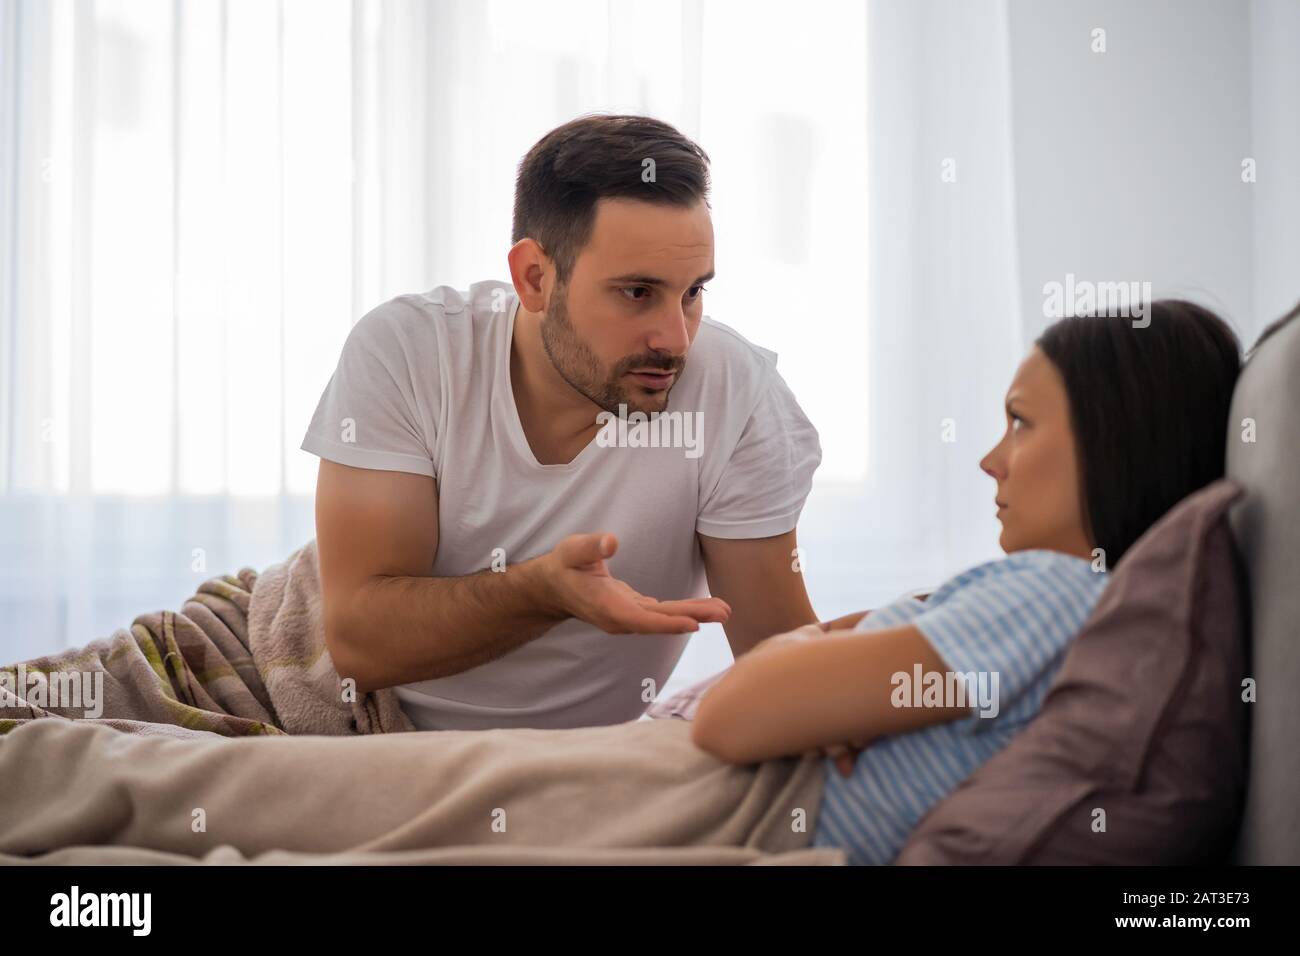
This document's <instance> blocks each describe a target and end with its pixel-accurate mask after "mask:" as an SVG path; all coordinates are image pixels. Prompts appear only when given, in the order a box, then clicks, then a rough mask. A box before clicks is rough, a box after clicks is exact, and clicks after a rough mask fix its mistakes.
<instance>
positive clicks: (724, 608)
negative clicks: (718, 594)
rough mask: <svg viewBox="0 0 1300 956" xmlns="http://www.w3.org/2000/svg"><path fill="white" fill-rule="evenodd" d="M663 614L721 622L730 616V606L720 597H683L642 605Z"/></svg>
mask: <svg viewBox="0 0 1300 956" xmlns="http://www.w3.org/2000/svg"><path fill="white" fill-rule="evenodd" d="M643 606H644V607H645V608H646V609H647V610H651V611H659V612H661V613H663V614H685V615H688V616H690V617H693V618H694V619H695V620H697V621H700V622H713V623H719V624H720V623H722V622H723V621H725V620H727V618H729V617H731V607H730V605H728V604H727V602H726V601H724V600H722V599H721V598H684V599H682V600H679V601H655V602H654V603H652V604H646V605H643Z"/></svg>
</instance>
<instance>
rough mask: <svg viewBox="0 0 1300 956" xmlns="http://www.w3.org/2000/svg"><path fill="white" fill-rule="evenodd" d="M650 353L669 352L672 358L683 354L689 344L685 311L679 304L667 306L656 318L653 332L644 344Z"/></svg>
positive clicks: (689, 338)
mask: <svg viewBox="0 0 1300 956" xmlns="http://www.w3.org/2000/svg"><path fill="white" fill-rule="evenodd" d="M646 344H647V345H648V346H649V347H650V350H651V351H654V352H669V353H671V354H672V355H673V356H680V355H683V354H685V352H686V350H687V348H688V347H689V346H690V344H691V337H690V334H689V333H688V331H687V327H686V310H685V309H683V308H682V306H681V303H680V302H679V303H676V304H673V305H668V306H666V307H665V310H664V312H663V313H662V314H661V315H659V316H658V317H657V321H656V323H655V328H654V331H652V332H651V333H650V340H649V341H648V342H647V343H646Z"/></svg>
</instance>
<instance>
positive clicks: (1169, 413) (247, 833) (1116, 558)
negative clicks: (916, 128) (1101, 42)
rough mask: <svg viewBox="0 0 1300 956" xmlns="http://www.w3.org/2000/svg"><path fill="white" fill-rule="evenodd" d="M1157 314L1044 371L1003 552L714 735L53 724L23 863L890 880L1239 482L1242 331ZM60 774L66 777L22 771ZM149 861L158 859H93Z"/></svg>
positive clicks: (739, 703)
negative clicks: (318, 860) (1126, 560)
mask: <svg viewBox="0 0 1300 956" xmlns="http://www.w3.org/2000/svg"><path fill="white" fill-rule="evenodd" d="M1150 318H1151V321H1150V324H1149V325H1148V326H1146V327H1143V328H1140V329H1139V328H1133V327H1132V324H1131V323H1130V322H1129V321H1128V320H1125V319H1109V318H1071V319H1065V320H1062V321H1060V322H1057V323H1056V324H1054V325H1053V326H1051V327H1050V328H1049V329H1048V330H1047V331H1046V332H1045V333H1044V334H1043V335H1042V337H1040V338H1039V339H1038V341H1037V343H1036V345H1035V346H1034V348H1033V349H1032V350H1031V352H1030V353H1029V355H1028V357H1027V358H1026V359H1025V360H1024V362H1023V363H1022V364H1021V365H1020V368H1019V370H1018V371H1017V372H1016V375H1015V378H1014V380H1013V381H1012V383H1011V387H1010V389H1009V391H1008V393H1007V397H1006V409H1005V413H1006V419H1007V428H1006V432H1005V434H1004V435H1003V437H1002V439H1001V441H999V442H998V444H997V446H996V447H994V448H993V449H992V450H991V451H990V452H989V453H988V454H987V455H986V456H985V457H984V459H983V460H982V462H981V463H980V464H981V467H982V468H983V469H984V471H985V472H987V473H988V474H989V475H990V477H992V478H993V479H994V481H995V483H996V491H995V494H994V498H995V500H996V505H997V508H998V517H999V519H1000V521H1001V524H1002V534H1001V538H1000V544H1001V546H1002V548H1003V550H1004V551H1006V552H1007V556H1006V557H1005V558H1002V559H1000V560H997V561H991V562H988V563H986V564H982V565H980V566H978V567H976V568H973V569H971V570H969V571H966V572H964V573H962V574H959V575H958V576H956V577H955V578H953V579H951V580H950V581H948V582H946V583H945V584H943V585H942V586H941V587H940V588H939V589H938V590H936V591H935V592H934V593H933V594H932V595H930V596H929V597H928V598H927V599H926V600H924V601H920V600H916V599H912V598H907V599H904V600H901V601H898V602H895V603H894V604H891V605H889V606H888V607H885V608H882V609H879V610H876V611H872V612H870V613H867V612H863V613H861V614H857V615H850V616H849V617H848V618H845V619H841V620H840V621H837V622H834V624H835V625H836V626H833V627H831V628H829V629H828V630H827V631H823V630H822V629H821V628H820V627H819V626H817V625H810V626H808V627H805V628H800V629H798V630H796V631H793V632H790V633H787V634H779V635H776V636H774V637H771V638H769V639H767V640H766V641H764V642H762V643H761V644H759V645H758V646H757V647H756V648H754V649H753V650H751V651H750V652H749V653H747V654H745V655H744V656H743V657H741V658H740V659H739V660H737V661H736V663H735V665H734V666H733V667H732V668H731V669H730V670H729V671H728V672H727V674H726V675H725V676H724V677H723V678H722V679H721V680H720V681H719V682H718V683H716V684H715V685H714V686H713V687H712V688H711V689H710V691H709V692H708V693H707V695H706V696H705V697H704V699H703V701H702V702H701V704H700V707H699V711H698V714H697V716H696V718H695V721H694V724H693V725H691V726H690V727H686V726H685V725H683V723H682V722H680V721H648V722H647V721H632V722H629V723H627V724H620V725H616V726H611V727H593V728H581V729H576V730H531V729H529V730H493V731H478V732H474V731H442V732H437V731H435V732H429V733H405V734H379V735H371V736H364V737H353V738H332V737H306V736H304V737H284V738H272V739H267V740H261V741H258V740H254V739H251V738H242V739H233V740H232V739H224V738H218V739H215V740H211V741H209V740H193V739H190V740H165V739H159V738H152V739H151V738H141V737H133V736H127V735H122V734H117V733H116V732H115V731H113V730H110V729H108V728H104V727H93V726H79V725H83V724H85V723H87V722H85V721H58V720H35V721H32V722H31V723H30V724H29V725H27V726H23V727H19V728H18V729H16V730H12V731H11V732H10V733H8V734H6V735H4V736H0V805H4V806H6V807H7V808H8V810H9V811H10V812H8V813H6V814H0V861H10V862H11V861H12V858H11V857H6V856H5V854H15V855H17V857H19V858H27V857H30V856H33V855H37V854H40V853H46V852H47V851H50V850H53V849H57V848H59V847H67V846H77V845H81V846H84V845H88V844H111V845H113V846H127V847H133V848H141V852H149V853H153V852H157V853H174V854H179V855H181V856H183V857H190V858H193V857H199V856H203V855H204V854H205V853H210V852H213V851H214V850H221V851H223V852H224V851H228V850H229V849H230V848H234V850H235V851H236V852H238V853H243V854H260V853H263V852H266V851H268V850H272V849H282V850H287V851H301V852H314V853H319V852H330V851H334V852H337V851H354V852H368V851H389V850H402V851H410V850H413V849H425V848H429V847H465V846H468V845H470V844H475V845H477V846H478V847H479V848H487V847H488V846H489V845H492V844H501V845H503V846H504V845H511V844H512V845H514V846H521V845H523V846H527V847H547V846H549V847H552V848H555V847H560V848H565V849H566V850H571V853H570V855H571V857H572V858H573V859H578V858H582V859H590V858H591V857H590V856H589V855H586V856H583V855H581V854H580V853H579V850H580V849H581V850H583V851H586V850H589V849H600V848H617V847H624V848H629V847H631V848H654V847H664V846H691V847H702V846H710V847H724V848H726V847H735V848H754V847H758V848H760V849H764V850H767V849H776V850H782V849H788V848H791V847H803V846H806V845H807V844H808V842H809V841H811V842H812V844H813V845H814V846H831V847H841V848H843V849H844V850H845V851H846V855H847V857H848V859H849V860H850V862H853V863H883V862H888V861H890V860H892V859H893V857H894V856H895V855H896V854H897V852H898V850H899V849H900V848H901V846H902V844H903V842H904V841H905V840H906V838H907V835H908V833H909V832H910V831H911V829H912V827H913V826H914V825H915V823H916V822H917V821H918V820H919V819H920V817H921V816H922V815H923V814H924V813H925V812H926V811H927V810H928V809H929V808H930V807H931V806H933V805H934V804H935V803H936V802H938V801H939V800H941V799H942V798H943V797H944V796H945V795H947V794H948V793H949V792H951V791H952V790H953V789H954V788H955V787H956V786H957V785H958V784H959V783H960V782H961V781H962V780H963V779H965V777H967V776H968V775H969V774H970V773H971V771H973V770H974V769H975V768H976V767H978V766H979V765H980V764H981V763H983V762H984V761H985V760H987V759H988V758H989V757H991V756H992V755H993V754H995V753H996V752H997V751H998V750H1000V749H1001V748H1002V747H1004V746H1005V745H1006V744H1007V743H1008V741H1010V740H1011V738H1012V737H1013V736H1014V735H1015V734H1016V732H1017V731H1019V730H1020V729H1021V728H1023V727H1024V726H1025V725H1026V723H1027V722H1028V721H1030V720H1031V719H1032V718H1033V716H1034V714H1035V713H1037V711H1038V708H1039V705H1040V703H1041V701H1042V698H1043V696H1044V694H1045V692H1046V689H1047V687H1048V685H1049V684H1050V683H1051V681H1052V678H1053V676H1054V675H1055V673H1056V671H1057V669H1058V668H1059V665H1060V664H1061V661H1062V658H1063V655H1064V651H1065V648H1066V645H1067V644H1068V643H1069V641H1070V640H1071V638H1073V636H1074V635H1075V634H1076V633H1077V632H1078V631H1079V629H1080V627H1081V626H1082V625H1083V623H1084V621H1085V620H1086V619H1087V617H1088V615H1089V613H1090V611H1091V609H1092V607H1093V605H1094V604H1095V602H1096V600H1097V597H1098V595H1099V594H1100V592H1101V590H1102V588H1103V587H1104V586H1105V580H1106V573H1107V569H1108V568H1112V567H1114V566H1115V565H1116V564H1117V563H1118V562H1120V561H1122V560H1123V557H1124V554H1125V552H1126V550H1127V549H1128V548H1129V547H1130V546H1131V545H1132V544H1133V542H1134V541H1135V540H1136V539H1137V538H1138V537H1139V536H1140V535H1141V534H1142V533H1143V532H1144V531H1145V530H1146V529H1147V528H1148V527H1149V526H1150V525H1151V524H1152V523H1154V522H1155V521H1156V520H1157V519H1158V518H1160V517H1161V515H1163V514H1164V513H1165V512H1166V511H1168V510H1169V509H1170V508H1171V507H1172V506H1173V505H1174V504H1176V503H1177V502H1178V501H1179V500H1180V499H1182V498H1184V497H1185V496H1187V495H1188V494H1190V493H1192V492H1193V491H1195V490H1197V489H1198V488H1200V487H1202V486H1204V485H1206V484H1208V483H1209V482H1211V481H1213V480H1215V479H1216V478H1218V477H1220V476H1221V475H1222V474H1223V469H1224V446H1225V440H1224V436H1225V434H1226V432H1227V415H1228V408H1229V402H1230V400H1231V396H1232V391H1233V387H1234V384H1235V382H1236V378H1237V373H1238V369H1239V364H1240V358H1239V347H1238V343H1237V340H1236V338H1235V336H1234V335H1233V334H1232V332H1231V331H1230V330H1229V329H1228V327H1227V326H1226V325H1225V324H1224V323H1223V322H1222V321H1221V320H1220V319H1218V318H1217V317H1216V316H1214V315H1213V314H1212V313H1210V312H1208V311H1206V310H1204V309H1202V308H1200V307H1198V306H1195V305H1192V304H1190V303H1186V302H1178V301H1164V302H1156V303H1153V304H1152V306H1151V309H1150ZM692 741H693V743H692ZM845 742H852V744H853V745H855V746H858V747H861V746H865V748H866V749H865V750H863V752H862V753H861V754H860V755H859V756H858V757H857V759H856V761H851V762H848V763H847V766H845V768H844V769H845V770H847V776H843V775H841V774H837V773H836V772H835V765H834V763H833V762H832V761H825V762H819V761H818V760H817V759H816V758H815V756H807V755H809V754H810V753H812V754H815V753H816V752H817V751H818V750H821V749H828V748H830V749H833V748H836V747H838V746H840V745H843V744H844V743H845ZM711 755H712V756H711ZM796 755H804V757H802V758H801V759H799V760H798V761H791V760H786V759H784V758H787V757H790V756H796ZM715 758H721V759H720V760H719V759H715ZM43 760H44V761H45V762H47V763H51V765H57V766H58V767H60V768H61V769H60V772H59V773H58V774H45V775H40V774H32V773H28V772H26V771H28V770H29V769H30V768H32V767H34V766H37V765H39V764H40V763H41V762H42V761H43ZM791 765H794V771H793V772H791V770H790V767H791ZM597 798H599V799H597ZM706 804H707V805H708V806H706ZM818 808H819V809H818ZM805 810H806V811H808V813H807V814H806V816H807V821H806V823H807V824H808V825H810V826H812V828H813V829H812V832H811V833H809V832H807V829H806V827H805V828H804V829H802V830H800V829H799V827H798V824H799V821H800V819H801V814H803V812H804V811H805ZM200 811H202V816H203V824H204V825H203V828H202V829H199V828H198V827H197V825H192V821H191V817H192V816H196V815H197V814H198V813H199V812H200ZM792 816H793V818H794V820H793V822H792V820H791V818H792ZM196 819H197V817H196ZM321 821H327V823H325V824H322V822H321ZM759 831H761V832H762V835H761V836H759V835H757V834H759ZM778 831H780V832H778ZM796 831H797V832H796ZM493 849H496V847H493ZM643 852H653V851H651V850H644V851H643ZM451 859H452V860H453V861H454V860H455V859H463V857H462V858H451ZM475 859H476V860H479V861H481V858H478V857H476V858H475ZM552 859H553V858H552ZM710 859H711V861H713V862H716V861H717V858H716V857H713V858H710ZM447 860H448V858H447V857H437V858H435V859H430V858H427V857H426V858H423V859H411V860H410V862H434V861H447ZM145 861H152V862H161V861H160V860H158V859H155V858H148V859H146V858H142V857H140V856H139V855H137V856H134V857H112V856H109V857H102V858H100V859H98V860H97V862H145ZM565 861H566V862H567V861H571V860H569V859H568V857H566V858H565Z"/></svg>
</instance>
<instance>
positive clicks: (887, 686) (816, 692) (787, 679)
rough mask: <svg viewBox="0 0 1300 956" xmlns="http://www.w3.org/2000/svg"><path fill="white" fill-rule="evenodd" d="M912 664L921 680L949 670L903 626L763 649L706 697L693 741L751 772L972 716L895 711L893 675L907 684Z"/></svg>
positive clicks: (962, 710) (959, 710) (954, 711)
mask: <svg viewBox="0 0 1300 956" xmlns="http://www.w3.org/2000/svg"><path fill="white" fill-rule="evenodd" d="M781 636H784V635H781ZM765 644H766V642H765ZM917 664H920V665H921V670H922V673H929V672H931V671H938V672H940V673H945V672H946V671H947V670H948V669H949V668H948V665H947V664H945V663H944V661H943V659H942V658H940V657H939V655H938V654H937V653H935V651H934V648H932V647H931V646H930V642H929V641H927V640H926V639H925V636H924V635H922V634H921V632H920V631H919V630H917V629H916V627H914V626H912V625H910V624H909V625H904V626H901V627H891V628H883V629H881V630H878V631H843V630H836V631H831V632H829V633H828V634H826V635H824V636H822V637H815V638H812V639H811V640H804V641H775V642H774V643H771V644H767V646H764V644H760V645H759V646H758V647H756V648H754V650H752V651H750V652H749V653H748V654H745V655H744V656H743V657H740V658H738V659H737V660H736V663H735V664H734V665H732V668H731V670H730V671H729V672H728V673H727V675H726V676H725V677H723V678H722V680H720V681H719V682H718V683H717V684H715V685H714V686H713V687H711V688H710V689H709V691H708V693H706V694H705V696H704V698H703V699H702V700H701V701H700V706H699V710H698V711H697V712H696V715H695V720H694V723H693V727H692V730H691V739H692V740H693V741H694V742H695V744H696V746H698V747H700V748H702V749H704V750H707V751H709V752H710V753H712V754H714V755H715V756H717V757H719V758H720V759H722V760H726V761H728V762H729V763H753V762H756V761H759V760H766V759H768V758H770V757H784V756H789V755H793V754H801V753H804V752H806V751H808V750H813V749H815V748H818V747H826V746H830V745H835V744H843V743H844V742H845V741H846V740H864V739H866V740H870V739H874V738H876V737H881V736H885V735H888V734H899V733H905V732H907V731H909V730H917V729H919V728H921V727H927V726H930V725H931V724H937V723H943V722H945V721H949V720H957V719H959V718H962V717H966V716H969V715H970V713H971V710H970V708H969V707H943V708H940V707H895V706H894V705H893V703H892V702H891V694H892V692H893V690H894V684H893V681H892V678H893V675H894V674H896V673H899V672H902V673H905V674H907V675H908V678H909V679H911V677H912V674H913V668H914V667H915V666H916V665H917Z"/></svg>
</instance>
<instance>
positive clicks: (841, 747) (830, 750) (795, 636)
mask: <svg viewBox="0 0 1300 956" xmlns="http://www.w3.org/2000/svg"><path fill="white" fill-rule="evenodd" d="M870 613H871V612H870V611H858V612H856V613H854V614H846V615H844V616H843V617H838V618H836V619H835V620H833V621H823V622H821V623H819V624H805V625H804V626H803V627H796V628H795V629H794V630H793V631H786V632H784V633H782V634H773V635H772V636H771V637H768V638H765V639H764V640H761V641H759V642H758V643H757V644H755V645H754V646H753V647H752V648H750V650H749V653H750V654H754V653H760V652H762V651H763V650H770V649H771V648H773V647H781V646H783V645H785V644H802V643H804V642H806V641H811V640H816V639H818V638H824V637H826V635H827V634H829V633H830V632H831V631H842V630H851V629H852V628H853V627H854V625H856V624H857V623H858V621H860V620H862V619H863V618H864V617H866V616H867V615H868V614H870ZM870 745H871V741H870V740H869V739H866V738H858V739H854V740H852V741H850V742H849V743H845V744H827V745H826V746H824V747H822V748H821V750H822V753H823V754H824V755H825V756H827V757H829V758H831V759H832V760H834V761H835V768H836V769H837V770H839V772H840V775H841V776H844V777H848V776H851V775H852V774H853V765H854V764H855V763H856V762H857V759H858V754H859V753H861V752H862V751H863V750H864V749H866V748H867V747H868V746H870Z"/></svg>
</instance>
